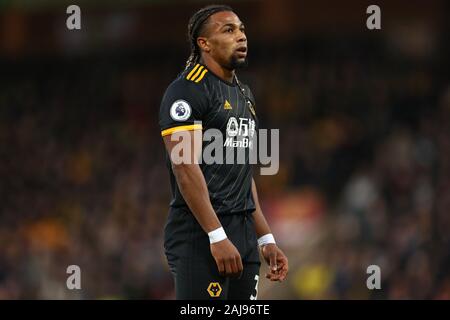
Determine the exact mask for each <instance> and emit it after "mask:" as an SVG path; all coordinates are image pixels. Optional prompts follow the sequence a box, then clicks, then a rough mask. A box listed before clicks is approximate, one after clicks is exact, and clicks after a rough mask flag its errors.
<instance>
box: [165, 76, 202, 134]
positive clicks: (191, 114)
mask: <svg viewBox="0 0 450 320" xmlns="http://www.w3.org/2000/svg"><path fill="white" fill-rule="evenodd" d="M207 108H208V99H207V97H206V93H205V92H204V91H203V90H202V86H199V85H197V84H193V83H190V82H187V81H184V79H178V80H176V81H174V82H173V83H172V84H171V85H170V86H169V87H168V88H167V90H166V92H165V94H164V97H163V99H162V102H161V107H160V110H159V126H160V129H161V135H162V136H163V137H164V136H166V135H169V134H172V133H173V132H176V131H186V130H196V129H202V121H203V118H204V115H205V113H206V111H207Z"/></svg>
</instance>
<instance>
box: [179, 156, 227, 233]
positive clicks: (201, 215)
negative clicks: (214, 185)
mask: <svg viewBox="0 0 450 320" xmlns="http://www.w3.org/2000/svg"><path fill="white" fill-rule="evenodd" d="M172 169H173V172H174V175H175V178H176V180H177V183H178V187H179V188H180V191H181V194H182V195H183V198H184V200H185V201H186V203H187V205H188V206H189V209H191V211H192V213H193V214H194V216H195V218H196V219H197V221H198V223H199V224H200V226H201V227H202V228H203V230H204V231H205V232H206V233H208V232H210V231H213V230H216V229H217V228H220V227H221V226H222V225H221V223H220V221H219V218H218V217H217V215H216V213H215V211H214V209H213V207H212V205H211V200H210V199H209V193H208V188H207V186H206V181H205V178H204V176H203V173H202V171H201V170H200V167H199V165H198V164H179V165H172Z"/></svg>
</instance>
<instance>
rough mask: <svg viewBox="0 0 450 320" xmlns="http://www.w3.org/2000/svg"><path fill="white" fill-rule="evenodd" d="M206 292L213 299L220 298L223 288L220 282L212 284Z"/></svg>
mask: <svg viewBox="0 0 450 320" xmlns="http://www.w3.org/2000/svg"><path fill="white" fill-rule="evenodd" d="M206 290H207V291H208V293H209V295H210V296H211V297H212V298H217V297H220V294H221V293H222V287H221V286H220V283H218V282H211V283H210V284H209V286H208V289H206Z"/></svg>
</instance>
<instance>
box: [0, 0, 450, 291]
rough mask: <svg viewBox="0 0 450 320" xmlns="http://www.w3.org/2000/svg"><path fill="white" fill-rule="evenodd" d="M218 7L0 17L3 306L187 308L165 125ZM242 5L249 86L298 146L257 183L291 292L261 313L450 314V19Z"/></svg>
mask: <svg viewBox="0 0 450 320" xmlns="http://www.w3.org/2000/svg"><path fill="white" fill-rule="evenodd" d="M69 4H78V5H79V6H80V7H81V12H82V30H81V31H69V30H67V28H66V24H65V22H66V18H67V14H66V12H65V11H66V7H67V6H68V5H69ZM205 4H208V2H204V1H190V2H189V1H144V0H134V1H106V0H105V1H73V2H72V1H71V2H67V1H56V0H54V1H51V0H48V1H12V0H11V1H1V2H0V159H1V166H0V210H1V211H0V299H24V298H27V299H132V298H141V299H172V298H173V296H174V295H173V282H172V278H171V275H170V273H169V271H168V268H167V265H166V261H165V257H164V255H163V251H162V232H163V225H164V222H165V218H166V214H167V209H168V208H167V206H168V202H169V190H170V188H169V184H168V173H167V170H166V168H165V164H164V156H163V155H164V148H163V145H162V141H161V137H160V132H159V129H158V124H157V114H158V109H159V103H160V99H161V97H162V94H163V92H164V90H165V88H166V87H167V85H168V84H169V83H170V82H171V81H172V80H173V79H174V77H175V76H176V75H177V73H178V72H179V71H181V70H182V68H183V66H184V62H185V60H186V58H187V56H188V54H189V46H188V44H187V42H186V25H187V21H188V19H189V17H190V15H191V14H192V13H193V12H194V11H195V10H196V9H198V8H200V7H201V6H203V5H205ZM227 4H229V5H231V6H232V7H233V8H234V9H235V10H236V12H237V13H238V15H239V16H240V17H241V19H242V20H243V21H244V23H245V24H246V29H247V36H248V40H249V62H250V65H249V68H248V69H246V70H243V71H242V72H240V75H241V78H242V79H243V80H244V81H245V82H247V83H248V84H249V85H250V86H251V88H252V89H253V91H254V93H255V96H256V99H257V113H258V115H259V118H260V120H261V122H262V125H263V127H265V128H279V129H280V151H281V154H280V172H279V173H278V175H275V176H262V177H259V176H258V177H256V179H257V183H258V186H259V193H260V198H261V201H262V206H263V209H264V212H265V215H266V216H267V218H268V220H269V221H270V224H271V226H272V228H273V231H274V233H275V236H276V238H277V239H278V242H279V245H280V246H281V248H283V249H284V250H285V251H286V253H287V255H288V257H289V259H290V274H289V278H288V280H287V281H286V282H284V283H282V284H273V283H269V282H268V281H267V280H266V279H263V280H261V282H260V291H259V298H263V299H351V298H356V299H418V298H425V299H449V298H450V272H449V269H450V214H449V210H450V82H449V77H448V70H450V66H449V57H450V50H449V41H448V40H449V31H450V30H449V23H448V20H449V19H448V15H446V12H447V13H448V12H450V10H449V4H448V3H447V2H445V1H443V0H442V1H438V0H434V1H426V2H425V1H417V0H415V1H399V0H393V1H377V2H376V3H375V2H374V3H372V2H368V1H339V2H337V1H324V0H315V1H288V0H283V1H229V2H227ZM370 4H377V5H379V6H380V7H381V11H382V30H378V31H369V30H368V29H367V28H366V18H367V14H366V8H367V6H368V5H370ZM71 264H76V265H79V266H80V267H81V272H82V290H79V291H69V290H67V288H66V278H67V276H68V275H67V274H66V267H67V266H68V265H71ZM371 264H376V265H379V266H380V267H381V276H382V283H381V284H382V289H381V290H374V291H369V290H368V289H367V288H366V279H367V277H368V275H367V274H366V268H367V267H368V266H369V265H371ZM262 271H264V269H262Z"/></svg>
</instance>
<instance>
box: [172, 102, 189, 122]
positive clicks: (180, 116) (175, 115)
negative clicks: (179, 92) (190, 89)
mask: <svg viewBox="0 0 450 320" xmlns="http://www.w3.org/2000/svg"><path fill="white" fill-rule="evenodd" d="M170 116H171V117H172V119H173V120H175V121H185V120H187V119H188V118H189V117H190V116H191V106H190V105H189V103H187V102H186V101H184V100H177V101H175V102H174V103H173V104H172V106H171V107H170Z"/></svg>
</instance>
